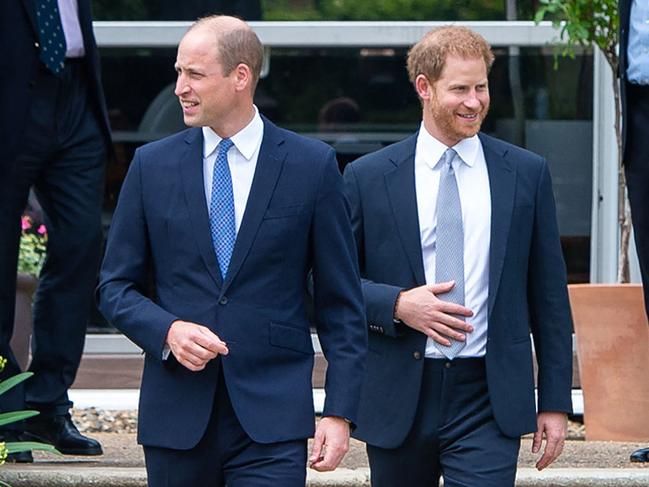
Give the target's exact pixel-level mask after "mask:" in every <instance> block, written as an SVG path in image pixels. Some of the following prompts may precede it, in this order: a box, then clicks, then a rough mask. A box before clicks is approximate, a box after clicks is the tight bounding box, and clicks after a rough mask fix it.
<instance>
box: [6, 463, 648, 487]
mask: <svg viewBox="0 0 649 487" xmlns="http://www.w3.org/2000/svg"><path fill="white" fill-rule="evenodd" d="M0 477H1V478H2V480H3V481H4V482H7V483H8V484H10V485H11V486H12V487H53V486H56V487H146V472H145V470H144V468H142V467H77V468H71V469H66V468H60V467H55V466H52V465H51V464H50V465H32V466H31V467H30V468H29V469H26V468H21V467H17V466H15V465H11V466H8V468H4V469H3V470H2V473H1V474H0ZM369 479H370V472H369V469H368V468H359V469H355V470H351V469H339V470H337V471H335V472H328V473H318V472H311V471H309V472H308V479H307V486H308V487H369V486H370V480H369ZM442 485H443V483H442ZM648 485H649V470H647V469H632V468H629V469H610V468H609V469H576V468H556V469H549V470H546V471H543V472H537V471H536V470H534V469H530V468H522V469H519V471H518V475H517V478H516V487H647V486H648Z"/></svg>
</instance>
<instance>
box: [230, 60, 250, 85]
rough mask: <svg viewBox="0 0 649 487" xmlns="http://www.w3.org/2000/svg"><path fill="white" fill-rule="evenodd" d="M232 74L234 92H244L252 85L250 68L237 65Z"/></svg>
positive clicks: (245, 65) (242, 64) (240, 64)
mask: <svg viewBox="0 0 649 487" xmlns="http://www.w3.org/2000/svg"><path fill="white" fill-rule="evenodd" d="M233 74H234V77H235V78H234V87H235V90H236V91H245V90H249V89H250V85H252V71H251V69H250V66H248V65H247V64H244V63H239V64H238V65H237V67H236V68H234V70H233Z"/></svg>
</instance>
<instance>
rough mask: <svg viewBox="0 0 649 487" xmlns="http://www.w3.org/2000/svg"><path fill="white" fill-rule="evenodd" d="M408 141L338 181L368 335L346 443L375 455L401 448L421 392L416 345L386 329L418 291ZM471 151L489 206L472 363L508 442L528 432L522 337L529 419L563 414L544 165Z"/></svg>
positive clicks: (565, 342) (563, 308) (419, 346)
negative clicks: (399, 303)
mask: <svg viewBox="0 0 649 487" xmlns="http://www.w3.org/2000/svg"><path fill="white" fill-rule="evenodd" d="M416 140H417V136H416V135H413V136H411V137H409V138H407V139H405V140H403V141H401V142H398V143H396V144H393V145H391V146H389V147H386V148H385V149H382V150H380V151H378V152H375V153H373V154H370V155H367V156H364V157H362V158H361V159H359V160H357V161H355V162H353V163H352V164H350V165H349V166H347V168H346V170H345V175H344V177H345V187H346V194H347V195H348V198H349V201H350V204H351V209H352V226H353V229H354V233H355V236H356V242H357V246H358V251H359V265H360V268H361V277H362V278H363V292H364V296H365V304H366V312H367V320H368V326H369V331H370V334H369V342H368V346H369V352H368V360H367V372H366V380H365V383H364V385H363V390H362V397H361V406H360V411H359V420H358V429H357V430H356V431H355V436H356V437H357V438H359V439H361V440H364V441H366V442H367V443H368V444H370V445H373V446H376V447H380V448H385V449H394V448H397V447H399V446H400V445H401V444H402V443H403V442H404V440H405V439H406V436H407V435H408V433H409V432H410V430H411V428H412V427H413V424H414V421H415V416H416V410H417V405H418V402H419V399H420V395H421V394H424V393H426V392H427V391H423V390H422V388H423V387H424V386H423V385H422V375H423V371H424V362H425V360H424V350H425V345H426V336H425V335H424V334H422V333H419V332H417V331H415V330H413V329H412V328H410V327H408V326H406V325H404V324H399V323H396V324H395V322H394V321H393V314H394V305H395V300H396V297H397V295H398V293H399V292H400V291H402V290H404V289H408V288H413V287H416V286H420V285H423V284H425V283H426V281H425V276H424V267H423V262H422V251H421V243H420V234H419V223H418V214H417V197H416V194H415V173H414V158H415V145H416ZM480 141H481V142H482V146H483V149H484V154H485V159H486V163H487V170H488V175H489V183H490V192H491V205H492V213H491V245H490V254H489V298H488V325H489V328H488V338H487V353H486V357H485V361H484V363H485V368H486V383H487V389H488V402H489V403H490V404H489V405H490V407H491V409H492V410H493V416H494V418H495V421H496V423H497V426H498V428H499V429H500V430H501V432H502V434H503V435H505V436H507V437H519V436H520V435H522V434H524V433H528V432H531V431H535V430H536V412H535V399H534V377H533V367H532V344H531V342H530V330H531V331H532V335H533V337H534V345H535V349H536V355H537V358H538V363H539V374H538V391H539V398H538V407H539V410H540V411H562V412H570V411H571V397H570V389H571V378H572V350H571V318H570V311H569V304H568V296H567V288H566V272H565V265H564V261H563V258H562V254H561V248H560V245H559V235H558V230H557V225H556V216H555V206H554V201H553V196H552V186H551V181H550V174H549V172H548V167H547V164H546V163H545V161H544V160H543V159H542V158H541V157H539V156H537V155H535V154H532V153H530V152H528V151H525V150H523V149H520V148H518V147H515V146H513V145H510V144H507V143H505V142H502V141H499V140H497V139H494V138H492V137H489V136H486V135H483V134H480ZM431 218H432V215H431ZM442 299H443V298H442ZM463 423H464V422H460V424H459V426H458V427H462V424H463ZM474 460H475V462H481V461H482V462H483V463H484V462H486V461H487V460H486V459H484V458H474ZM430 461H431V462H433V459H432V458H431V460H430ZM465 468H466V471H470V470H471V468H472V466H471V465H470V464H466V465H465ZM447 482H448V479H447ZM453 485H455V484H453ZM458 485H459V484H458ZM462 485H464V484H462ZM483 485H491V484H487V483H485V484H483ZM501 485H505V484H501Z"/></svg>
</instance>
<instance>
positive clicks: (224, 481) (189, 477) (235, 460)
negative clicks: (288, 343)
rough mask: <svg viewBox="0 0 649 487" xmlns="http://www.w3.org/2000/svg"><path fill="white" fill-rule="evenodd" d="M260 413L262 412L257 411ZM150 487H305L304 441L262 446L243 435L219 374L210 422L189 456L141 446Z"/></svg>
mask: <svg viewBox="0 0 649 487" xmlns="http://www.w3.org/2000/svg"><path fill="white" fill-rule="evenodd" d="M259 407H263V405H260V406H259ZM144 456H145V460H146V470H147V479H148V485H149V487H185V486H188V485H196V486H201V487H222V486H224V485H227V487H268V486H271V485H277V486H281V487H304V485H305V483H306V456H307V440H306V439H303V440H295V441H285V442H280V443H269V444H262V443H256V442H254V441H253V440H252V439H251V438H250V437H249V436H248V435H247V434H246V432H245V431H244V430H243V428H242V427H241V424H240V423H239V420H238V419H237V416H236V414H235V412H234V410H233V408H232V403H231V402H230V397H229V395H228V390H227V387H226V385H225V381H224V380H223V375H222V373H221V374H220V378H219V384H218V386H217V388H216V397H215V399H214V406H213V408H212V417H211V418H210V421H209V423H208V426H207V429H206V431H205V434H204V435H203V438H202V439H201V441H200V442H199V443H198V445H196V446H195V447H194V448H192V449H190V450H172V449H169V448H157V447H151V446H144Z"/></svg>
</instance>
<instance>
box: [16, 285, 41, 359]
mask: <svg viewBox="0 0 649 487" xmlns="http://www.w3.org/2000/svg"><path fill="white" fill-rule="evenodd" d="M36 286H38V279H37V278H35V277H34V276H30V275H27V274H18V276H17V278H16V312H15V316H14V334H13V336H12V337H11V349H12V350H13V352H14V355H15V356H16V360H17V361H18V363H19V364H20V367H21V368H22V369H23V370H26V369H27V366H28V365H29V352H30V340H31V336H32V300H33V298H34V292H35V291H36Z"/></svg>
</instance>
